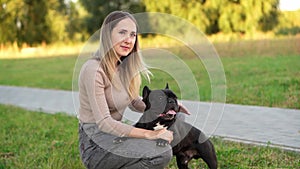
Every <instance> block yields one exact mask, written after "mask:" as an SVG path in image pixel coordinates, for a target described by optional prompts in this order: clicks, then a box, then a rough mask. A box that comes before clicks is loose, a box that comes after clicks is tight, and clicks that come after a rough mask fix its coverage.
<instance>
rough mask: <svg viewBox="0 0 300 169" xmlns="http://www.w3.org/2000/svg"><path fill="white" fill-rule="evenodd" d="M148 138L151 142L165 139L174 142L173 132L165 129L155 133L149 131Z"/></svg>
mask: <svg viewBox="0 0 300 169" xmlns="http://www.w3.org/2000/svg"><path fill="white" fill-rule="evenodd" d="M146 138H147V139H150V140H155V139H163V140H167V141H168V142H169V143H171V141H172V140H173V132H172V131H169V130H167V129H165V128H164V129H161V130H155V131H151V130H149V133H148V134H147V136H146Z"/></svg>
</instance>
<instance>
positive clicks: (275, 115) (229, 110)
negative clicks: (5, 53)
mask: <svg viewBox="0 0 300 169" xmlns="http://www.w3.org/2000/svg"><path fill="white" fill-rule="evenodd" d="M182 102H183V104H184V105H185V106H186V107H188V109H189V110H190V111H191V112H192V115H190V116H187V117H186V121H187V122H189V123H191V124H193V125H194V126H196V127H197V128H199V129H201V130H203V131H204V132H205V133H206V134H207V135H213V136H221V137H224V138H225V139H228V140H233V141H239V142H244V143H250V144H259V145H268V146H272V147H280V148H283V149H287V150H293V151H298V152H300V110H294V109H282V108H268V107H259V106H241V105H233V104H220V103H204V102H194V101H182ZM0 104H11V105H16V106H20V107H23V108H26V109H29V110H38V111H44V112H47V113H56V112H65V113H67V114H70V115H74V116H75V115H76V114H77V113H76V111H77V109H78V93H77V92H71V91H61V90H47V89H36V88H26V87H11V86H0ZM139 117H140V114H138V113H134V112H131V111H130V110H129V109H126V112H125V115H124V120H127V121H130V122H132V123H134V122H135V121H136V120H137V119H138V118H139Z"/></svg>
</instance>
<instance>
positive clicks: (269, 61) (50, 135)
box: [0, 0, 300, 168]
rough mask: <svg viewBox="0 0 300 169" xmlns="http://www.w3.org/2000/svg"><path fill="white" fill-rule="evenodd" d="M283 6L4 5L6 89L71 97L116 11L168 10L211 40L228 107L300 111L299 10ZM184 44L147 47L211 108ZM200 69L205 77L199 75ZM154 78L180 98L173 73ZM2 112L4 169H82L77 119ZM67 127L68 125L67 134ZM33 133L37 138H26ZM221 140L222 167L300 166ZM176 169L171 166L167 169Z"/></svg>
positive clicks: (243, 2)
mask: <svg viewBox="0 0 300 169" xmlns="http://www.w3.org/2000/svg"><path fill="white" fill-rule="evenodd" d="M285 2H288V3H289V4H292V3H295V2H293V1H289V0H286V1H285ZM280 3H282V2H280V1H279V0H268V1H264V0H226V1H221V0H206V1H205V0H202V1H196V0H190V1H188V0H182V1H178V0H165V1H151V0H120V1H105V0H99V1H93V0H78V1H68V0H40V1H38V0H36V1H35V0H14V1H9V0H1V1H0V21H1V25H0V69H1V72H0V85H10V86H25V87H36V88H47V89H59V90H72V74H73V69H74V65H75V62H76V59H77V56H78V54H79V53H80V51H81V48H82V46H83V45H84V43H85V42H86V40H87V39H88V38H89V37H90V36H91V35H92V34H93V33H94V32H95V31H97V30H98V29H99V28H100V26H101V23H102V21H103V19H104V17H105V16H106V15H107V14H108V13H109V12H111V11H114V10H124V11H129V12H131V13H139V12H161V13H167V14H172V15H175V16H178V17H181V18H183V19H186V20H187V21H189V22H190V23H192V24H194V25H195V26H196V27H197V28H198V29H199V30H201V31H202V32H203V33H204V34H205V35H206V37H207V38H208V40H209V41H210V42H212V44H213V45H214V47H215V48H216V51H217V52H218V54H219V56H220V58H221V60H222V63H223V65H224V71H225V75H226V80H227V84H226V85H227V94H226V102H227V103H234V104H243V105H256V106H268V107H280V108H289V109H300V101H299V99H300V74H299V73H300V10H299V9H293V10H292V11H289V10H283V8H282V9H281V8H280ZM292 6H293V7H295V6H296V4H294V5H292ZM161 24H163V23H161ZM165 24H166V25H165V26H166V27H168V23H165ZM149 26H155V25H149ZM170 29H177V28H176V27H171V28H170ZM178 45H180V44H179V43H178V42H177V41H175V40H173V39H170V38H167V37H164V36H157V35H156V36H155V35H143V36H142V37H141V47H142V49H146V48H151V47H156V48H164V49H167V50H170V51H172V52H174V53H175V54H176V55H178V56H179V57H180V58H182V59H183V60H185V62H186V64H187V65H188V66H189V67H190V68H191V70H192V71H193V72H194V74H195V75H196V77H197V83H198V85H199V86H201V89H199V95H200V96H201V99H202V100H201V101H210V100H211V98H210V96H211V90H210V85H211V84H210V83H209V77H208V76H207V74H206V73H205V68H204V67H203V65H202V64H201V63H200V62H199V60H194V59H193V58H192V57H189V51H184V49H182V50H181V48H180V47H178ZM199 65H200V66H199ZM201 65H202V66H201ZM199 67H201V68H200V69H201V71H200V72H197V70H199ZM153 73H154V75H155V76H154V77H153V79H152V83H151V84H150V85H151V87H153V88H161V86H164V84H162V83H165V81H168V82H169V83H171V84H174V85H175V87H174V90H175V92H177V93H180V90H179V88H178V87H176V82H175V81H174V79H172V77H170V76H169V75H168V74H165V73H163V72H160V71H153ZM144 83H145V82H144ZM0 97H5V96H0ZM191 97H192V96H191ZM0 112H1V123H2V124H1V125H3V127H1V128H2V133H1V140H4V142H2V143H1V149H0V158H1V161H0V168H20V167H21V168H23V167H24V166H25V168H82V166H81V164H80V160H79V155H78V150H77V142H76V141H77V135H76V132H77V131H76V129H77V128H76V118H73V117H69V116H66V115H65V114H63V113H61V114H60V113H59V114H57V115H48V114H43V113H36V112H30V111H28V110H24V109H20V108H17V107H13V106H7V105H1V106H0ZM45 124H47V125H45ZM67 125H68V126H70V127H69V128H68V129H67V130H62V129H65V126H67ZM32 131H35V132H36V133H37V134H35V135H34V137H30V138H28V135H30V134H31V133H32ZM214 141H215V144H216V148H217V153H218V158H219V161H220V166H221V167H222V168H235V167H239V168H240V167H242V168H253V167H254V168H255V167H256V168H268V167H269V168H298V167H299V166H300V161H299V159H300V158H299V153H293V152H286V151H282V150H280V149H273V148H270V147H259V146H258V147H257V146H251V145H244V144H240V143H233V142H226V141H223V140H220V139H218V138H216V139H215V140H214ZM194 163H195V164H193V165H194V166H197V162H194ZM174 166H175V163H174V161H173V163H172V164H170V166H169V168H174ZM202 166H205V165H203V164H202ZM195 168H197V167H195Z"/></svg>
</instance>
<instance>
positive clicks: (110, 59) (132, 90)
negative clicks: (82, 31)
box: [95, 11, 151, 99]
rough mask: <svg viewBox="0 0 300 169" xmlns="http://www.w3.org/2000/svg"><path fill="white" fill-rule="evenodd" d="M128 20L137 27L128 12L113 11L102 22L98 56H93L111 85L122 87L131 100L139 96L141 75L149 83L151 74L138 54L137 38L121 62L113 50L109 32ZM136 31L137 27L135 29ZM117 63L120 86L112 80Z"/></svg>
mask: <svg viewBox="0 0 300 169" xmlns="http://www.w3.org/2000/svg"><path fill="white" fill-rule="evenodd" d="M126 18H129V19H131V20H132V21H134V23H135V24H136V26H137V22H136V20H135V19H134V17H133V16H132V15H131V14H129V13H128V12H123V11H115V12H112V13H110V14H109V15H108V16H107V17H106V18H105V20H104V22H103V24H102V26H101V30H100V49H99V51H98V54H97V55H95V57H96V59H98V60H100V66H101V68H102V69H103V71H104V73H105V74H106V75H107V77H108V79H109V80H110V81H111V83H112V84H113V85H114V86H115V87H117V88H119V87H118V86H119V85H123V86H124V87H125V89H126V90H127V93H128V95H129V97H130V98H131V99H135V98H136V97H138V96H139V90H140V85H141V75H140V74H142V75H143V76H144V77H145V78H146V79H147V80H148V81H150V78H149V75H150V74H151V72H150V71H149V70H148V68H147V66H146V64H145V63H144V61H143V60H142V57H141V54H140V53H139V51H138V49H139V46H138V45H139V44H138V37H136V41H135V44H134V47H133V49H132V51H131V52H130V54H129V55H128V56H125V57H126V58H125V59H123V60H121V59H120V58H119V56H118V55H117V53H116V51H115V50H114V48H113V44H112V40H111V32H112V30H113V28H114V27H115V26H116V25H117V24H118V23H119V22H120V21H121V20H123V19H126ZM137 30H138V27H137ZM117 63H119V67H118V69H119V70H120V71H119V76H120V80H121V84H118V82H117V81H115V80H114V77H113V76H114V75H115V73H116V66H117Z"/></svg>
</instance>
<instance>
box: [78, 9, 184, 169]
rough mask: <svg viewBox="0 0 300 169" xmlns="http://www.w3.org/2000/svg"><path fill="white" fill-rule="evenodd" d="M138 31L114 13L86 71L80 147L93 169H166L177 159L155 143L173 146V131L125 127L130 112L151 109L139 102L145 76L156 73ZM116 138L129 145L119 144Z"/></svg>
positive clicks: (132, 21) (82, 84)
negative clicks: (126, 112)
mask: <svg viewBox="0 0 300 169" xmlns="http://www.w3.org/2000/svg"><path fill="white" fill-rule="evenodd" d="M137 31H138V30H137V23H136V20H135V19H134V18H133V16H132V15H131V14H129V13H127V12H122V11H115V12H112V13H110V14H109V15H108V16H107V17H106V18H105V20H104V23H103V25H102V27H101V31H100V49H99V51H98V52H97V54H95V56H94V58H93V59H90V60H88V61H87V62H86V63H85V64H84V65H83V66H82V68H81V71H80V76H79V100H80V108H79V116H78V118H79V121H80V127H79V146H80V155H81V159H82V161H83V163H84V165H85V166H86V167H87V168H102V169H110V168H112V169H115V168H132V169H137V168H151V169H152V168H164V167H165V166H166V165H167V164H168V162H169V161H170V159H171V157H172V148H171V147H170V146H166V147H157V146H156V142H155V141H154V140H155V139H159V138H160V139H165V140H168V141H169V142H171V141H172V140H173V134H172V132H171V131H168V130H166V129H162V130H158V131H152V130H145V129H140V128H135V127H133V126H131V125H128V124H125V123H122V122H121V119H122V116H123V112H124V110H125V108H126V107H127V106H129V107H130V108H131V109H132V110H134V111H138V112H143V111H144V109H145V105H144V103H143V102H142V100H141V98H140V97H139V89H140V85H141V77H140V73H141V74H143V75H144V76H145V77H146V78H148V79H149V74H150V72H149V71H148V70H147V68H146V66H145V64H144V63H143V61H142V59H141V56H140V55H139V53H138V38H137ZM181 108H182V110H184V111H185V112H186V113H188V111H187V110H186V109H185V108H184V107H183V106H181ZM116 137H129V139H127V140H126V141H124V142H123V143H120V144H114V143H113V140H114V139H115V138H116Z"/></svg>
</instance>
